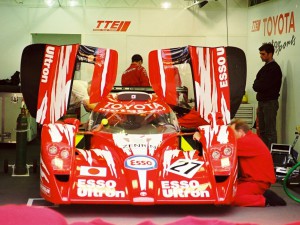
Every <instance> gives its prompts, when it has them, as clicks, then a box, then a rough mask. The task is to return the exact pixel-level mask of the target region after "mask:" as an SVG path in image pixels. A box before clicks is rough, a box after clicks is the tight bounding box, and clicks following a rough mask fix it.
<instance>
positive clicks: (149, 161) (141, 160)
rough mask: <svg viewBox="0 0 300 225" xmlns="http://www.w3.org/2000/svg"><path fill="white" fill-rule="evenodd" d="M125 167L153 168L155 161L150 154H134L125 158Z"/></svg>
mask: <svg viewBox="0 0 300 225" xmlns="http://www.w3.org/2000/svg"><path fill="white" fill-rule="evenodd" d="M125 167H126V168H127V169H130V170H154V169H156V168H157V162H156V160H155V159H154V158H152V157H150V156H144V155H135V156H131V157H129V158H127V159H126V160H125Z"/></svg>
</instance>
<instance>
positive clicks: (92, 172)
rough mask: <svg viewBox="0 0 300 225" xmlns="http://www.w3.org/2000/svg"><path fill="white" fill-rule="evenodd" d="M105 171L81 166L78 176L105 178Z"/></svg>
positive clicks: (104, 169) (102, 168)
mask: <svg viewBox="0 0 300 225" xmlns="http://www.w3.org/2000/svg"><path fill="white" fill-rule="evenodd" d="M106 173H107V169H106V168H105V167H92V166H81V167H80V175H82V176H94V177H106Z"/></svg>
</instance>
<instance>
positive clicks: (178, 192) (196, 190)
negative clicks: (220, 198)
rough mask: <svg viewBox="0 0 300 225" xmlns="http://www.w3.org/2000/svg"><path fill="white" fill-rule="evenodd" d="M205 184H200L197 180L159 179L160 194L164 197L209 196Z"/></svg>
mask: <svg viewBox="0 0 300 225" xmlns="http://www.w3.org/2000/svg"><path fill="white" fill-rule="evenodd" d="M207 186H208V185H207V184H206V185H200V183H199V182H198V181H197V180H190V181H187V180H181V181H177V180H172V181H166V180H165V181H161V188H162V195H163V196H164V197H165V198H188V197H192V198H209V197H210V193H209V191H207V190H206V188H207Z"/></svg>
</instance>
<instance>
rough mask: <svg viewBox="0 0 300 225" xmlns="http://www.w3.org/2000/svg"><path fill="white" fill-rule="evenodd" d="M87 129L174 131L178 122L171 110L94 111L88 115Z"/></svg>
mask: <svg viewBox="0 0 300 225" xmlns="http://www.w3.org/2000/svg"><path fill="white" fill-rule="evenodd" d="M89 130H90V131H94V132H100V131H101V132H108V133H126V134H161V133H174V132H177V131H178V123H177V118H176V116H175V114H174V112H172V111H171V112H170V113H162V112H159V113H158V112H156V113H153V112H151V113H140V114H122V113H117V112H99V111H98V112H95V111H94V112H92V114H91V117H90V122H89Z"/></svg>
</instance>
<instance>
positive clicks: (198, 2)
mask: <svg viewBox="0 0 300 225" xmlns="http://www.w3.org/2000/svg"><path fill="white" fill-rule="evenodd" d="M207 3H208V1H201V2H200V1H194V3H193V4H191V5H189V6H188V7H186V8H185V9H189V8H191V7H193V6H195V5H198V6H199V7H200V8H202V7H204V6H205V5H206V4H207Z"/></svg>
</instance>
